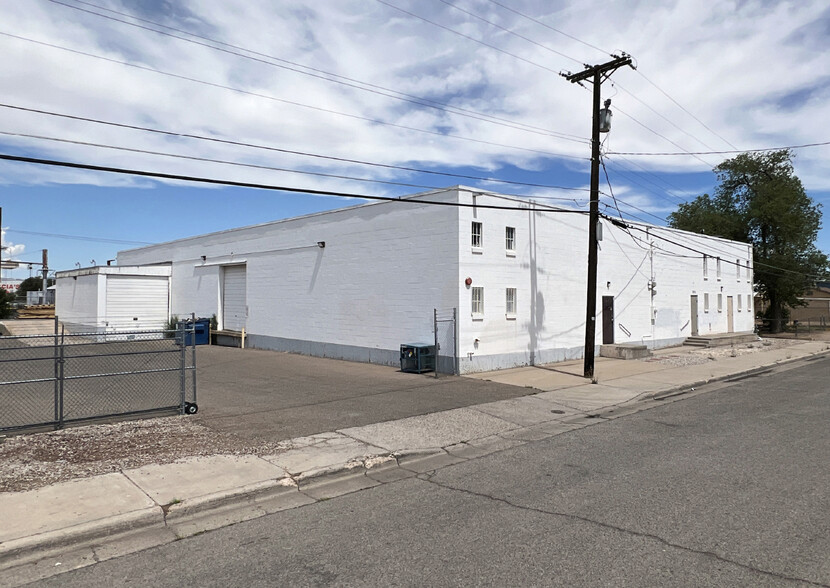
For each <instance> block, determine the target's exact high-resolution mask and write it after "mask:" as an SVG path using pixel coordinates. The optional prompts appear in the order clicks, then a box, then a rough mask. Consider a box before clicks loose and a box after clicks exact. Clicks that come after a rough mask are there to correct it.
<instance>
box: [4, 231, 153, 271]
mask: <svg viewBox="0 0 830 588" xmlns="http://www.w3.org/2000/svg"><path fill="white" fill-rule="evenodd" d="M6 232H8V233H15V234H21V235H35V236H38V237H54V238H57V239H74V240H77V241H92V242H95V243H114V244H116V245H153V243H152V242H150V241H129V240H126V239H107V238H105V237H89V236H84V235H63V234H60V233H38V232H35V231H23V230H20V229H12V228H9V229H6ZM27 263H28V262H27Z"/></svg>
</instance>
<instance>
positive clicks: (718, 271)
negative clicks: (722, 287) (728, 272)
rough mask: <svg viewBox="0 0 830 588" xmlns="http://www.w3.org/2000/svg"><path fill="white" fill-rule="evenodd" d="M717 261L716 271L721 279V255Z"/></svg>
mask: <svg viewBox="0 0 830 588" xmlns="http://www.w3.org/2000/svg"><path fill="white" fill-rule="evenodd" d="M716 262H717V263H716V266H717V268H716V271H717V273H718V279H719V280H720V276H721V273H720V257H718V258H717V260H716Z"/></svg>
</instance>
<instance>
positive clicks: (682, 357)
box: [638, 339, 801, 367]
mask: <svg viewBox="0 0 830 588" xmlns="http://www.w3.org/2000/svg"><path fill="white" fill-rule="evenodd" d="M795 343H801V341H798V340H796V339H759V340H758V341H756V342H753V343H741V344H739V345H732V346H724V347H702V348H700V349H694V348H690V347H678V348H675V349H676V351H674V352H672V351H669V350H667V351H659V350H658V351H657V352H656V354H655V355H654V356H653V357H648V358H645V359H640V360H638V361H646V362H649V363H654V362H656V363H660V364H663V365H671V366H675V367H683V366H687V365H701V364H704V363H709V362H710V361H717V360H718V359H723V358H725V357H738V356H739V355H746V354H748V353H758V352H759V351H770V350H773V349H782V348H784V347H789V346H790V345H794V344H795Z"/></svg>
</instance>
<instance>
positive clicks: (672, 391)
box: [618, 350, 830, 406]
mask: <svg viewBox="0 0 830 588" xmlns="http://www.w3.org/2000/svg"><path fill="white" fill-rule="evenodd" d="M821 355H830V350H824V351H816V352H813V353H808V354H806V355H803V356H801V357H793V358H790V359H785V360H782V361H776V362H773V363H767V364H764V365H761V366H758V367H754V368H751V369H748V370H744V371H741V372H735V373H734V374H729V375H726V376H716V377H713V378H708V379H706V380H698V381H697V382H692V383H691V384H682V385H680V386H675V387H673V388H669V389H668V390H661V391H660V392H654V393H652V394H648V395H645V396H641V397H638V398H634V399H632V400H630V401H629V402H637V401H639V400H642V399H649V400H663V399H666V398H671V397H673V396H678V395H679V394H682V393H684V392H688V391H689V390H693V389H695V388H699V387H700V386H705V385H707V384H712V383H715V382H728V381H730V380H738V379H741V378H746V377H748V376H754V375H755V374H759V373H763V372H767V371H770V370H773V369H775V368H776V367H779V366H784V365H788V364H791V363H797V362H799V361H806V360H807V359H808V358H811V357H818V356H821ZM623 405H625V403H623ZM618 406H619V405H618Z"/></svg>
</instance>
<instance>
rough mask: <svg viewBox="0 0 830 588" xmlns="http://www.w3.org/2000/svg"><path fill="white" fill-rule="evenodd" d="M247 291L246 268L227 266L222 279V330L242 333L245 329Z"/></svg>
mask: <svg viewBox="0 0 830 588" xmlns="http://www.w3.org/2000/svg"><path fill="white" fill-rule="evenodd" d="M246 290H247V285H246V268H245V266H244V265H229V266H226V267H225V268H224V272H223V278H222V323H223V324H222V328H223V329H225V330H226V331H241V330H242V329H243V328H244V327H245V319H246V318H247V317H248V301H247V297H246Z"/></svg>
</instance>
